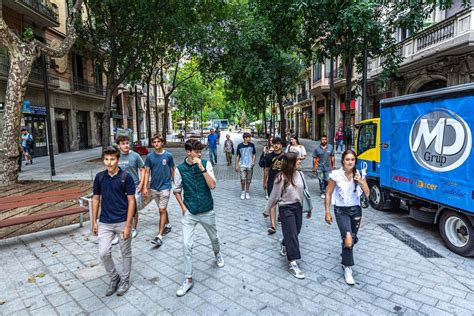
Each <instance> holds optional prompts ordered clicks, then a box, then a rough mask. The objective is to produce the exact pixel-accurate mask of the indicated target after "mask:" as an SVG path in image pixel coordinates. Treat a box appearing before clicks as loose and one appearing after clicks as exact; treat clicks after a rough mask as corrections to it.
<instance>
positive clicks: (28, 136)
mask: <svg viewBox="0 0 474 316" xmlns="http://www.w3.org/2000/svg"><path fill="white" fill-rule="evenodd" d="M28 139H33V137H32V136H31V134H29V133H28V134H26V135H21V146H23V147H27V146H28Z"/></svg>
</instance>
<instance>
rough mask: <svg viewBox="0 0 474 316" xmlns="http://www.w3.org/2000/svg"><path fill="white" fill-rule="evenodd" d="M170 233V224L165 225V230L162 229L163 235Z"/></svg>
mask: <svg viewBox="0 0 474 316" xmlns="http://www.w3.org/2000/svg"><path fill="white" fill-rule="evenodd" d="M169 233H171V225H170V226H165V230H164V231H163V236H164V235H167V234H169Z"/></svg>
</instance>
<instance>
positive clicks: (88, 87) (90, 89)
mask: <svg viewBox="0 0 474 316" xmlns="http://www.w3.org/2000/svg"><path fill="white" fill-rule="evenodd" d="M74 90H75V91H78V92H85V93H88V94H94V95H97V96H101V97H103V96H104V86H102V85H100V84H97V83H93V82H89V81H88V80H87V79H84V78H79V77H74Z"/></svg>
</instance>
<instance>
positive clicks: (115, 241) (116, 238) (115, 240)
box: [112, 234, 119, 245]
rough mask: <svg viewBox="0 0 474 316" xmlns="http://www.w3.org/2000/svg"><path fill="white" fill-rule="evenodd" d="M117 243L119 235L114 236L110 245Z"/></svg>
mask: <svg viewBox="0 0 474 316" xmlns="http://www.w3.org/2000/svg"><path fill="white" fill-rule="evenodd" d="M118 243H119V235H117V234H115V237H114V240H112V245H116V244H118Z"/></svg>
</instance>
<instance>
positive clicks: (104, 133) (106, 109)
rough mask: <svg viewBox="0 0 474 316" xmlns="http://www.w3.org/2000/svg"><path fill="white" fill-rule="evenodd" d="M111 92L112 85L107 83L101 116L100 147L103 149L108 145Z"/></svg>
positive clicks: (112, 90) (112, 91)
mask: <svg viewBox="0 0 474 316" xmlns="http://www.w3.org/2000/svg"><path fill="white" fill-rule="evenodd" d="M109 82H110V81H109ZM113 93H114V88H113V86H112V85H111V84H107V87H106V89H105V101H104V115H103V116H102V148H104V149H105V148H106V147H107V146H109V145H110V105H111V104H112V95H113Z"/></svg>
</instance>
